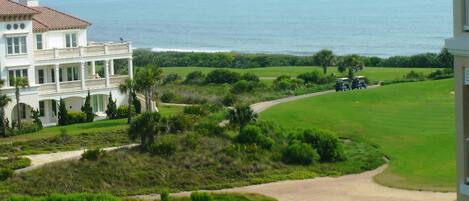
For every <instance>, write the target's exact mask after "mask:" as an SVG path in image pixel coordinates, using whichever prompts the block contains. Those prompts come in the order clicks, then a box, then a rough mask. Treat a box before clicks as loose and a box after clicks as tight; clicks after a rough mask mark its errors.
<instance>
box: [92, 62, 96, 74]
mask: <svg viewBox="0 0 469 201" xmlns="http://www.w3.org/2000/svg"><path fill="white" fill-rule="evenodd" d="M91 74H92V75H93V78H94V76H96V61H92V62H91Z"/></svg>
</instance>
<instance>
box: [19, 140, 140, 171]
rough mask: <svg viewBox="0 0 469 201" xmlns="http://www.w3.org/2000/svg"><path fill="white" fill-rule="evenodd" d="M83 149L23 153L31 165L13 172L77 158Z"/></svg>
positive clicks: (110, 149)
mask: <svg viewBox="0 0 469 201" xmlns="http://www.w3.org/2000/svg"><path fill="white" fill-rule="evenodd" d="M134 146H137V144H130V145H124V146H120V147H109V148H104V149H103V150H105V151H112V150H116V149H120V148H130V147H134ZM85 151H86V150H85V149H83V150H77V151H65V152H57V153H50V154H37V155H24V156H21V157H24V158H29V159H30V160H31V165H30V166H29V167H26V168H23V169H19V170H16V171H15V172H17V173H19V172H26V171H29V170H33V169H36V168H39V167H41V166H43V165H46V164H49V163H55V162H59V161H65V160H75V159H79V158H80V157H81V154H83V152H85Z"/></svg>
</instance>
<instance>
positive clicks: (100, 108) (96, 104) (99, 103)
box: [91, 95, 105, 112]
mask: <svg viewBox="0 0 469 201" xmlns="http://www.w3.org/2000/svg"><path fill="white" fill-rule="evenodd" d="M104 98H105V97H104V95H93V96H91V102H92V104H93V112H104V111H105V109H104V105H105V103H104Z"/></svg>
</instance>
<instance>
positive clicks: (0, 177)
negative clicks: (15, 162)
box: [0, 168, 14, 181]
mask: <svg viewBox="0 0 469 201" xmlns="http://www.w3.org/2000/svg"><path fill="white" fill-rule="evenodd" d="M13 175H14V171H13V170H11V169H6V168H3V169H0V181H5V180H7V179H9V178H11V177H13Z"/></svg>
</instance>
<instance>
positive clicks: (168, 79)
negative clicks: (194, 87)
mask: <svg viewBox="0 0 469 201" xmlns="http://www.w3.org/2000/svg"><path fill="white" fill-rule="evenodd" d="M180 79H181V76H179V75H178V74H175V73H170V74H168V75H166V76H165V77H164V79H163V84H171V83H173V82H176V81H178V80H180Z"/></svg>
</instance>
